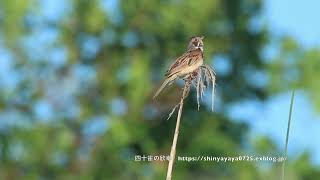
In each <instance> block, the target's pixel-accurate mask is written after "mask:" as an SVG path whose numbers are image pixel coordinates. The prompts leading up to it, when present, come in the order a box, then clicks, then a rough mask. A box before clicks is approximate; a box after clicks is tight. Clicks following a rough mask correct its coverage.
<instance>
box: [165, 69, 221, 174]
mask: <svg viewBox="0 0 320 180" xmlns="http://www.w3.org/2000/svg"><path fill="white" fill-rule="evenodd" d="M202 72H203V73H202ZM215 75H216V74H215V72H214V71H213V69H212V68H211V67H210V66H208V65H203V66H201V67H199V68H198V69H197V70H196V71H194V72H193V73H191V74H189V75H187V76H186V77H185V78H184V80H185V84H184V88H183V93H182V97H181V99H180V102H179V103H178V104H177V105H175V106H174V108H173V109H172V111H171V112H170V114H169V117H168V119H170V117H171V116H172V114H173V113H174V112H175V110H176V108H177V107H178V106H179V111H178V116H177V122H176V128H175V131H174V136H173V141H172V145H171V151H170V160H169V165H168V170H167V178H166V180H171V178H172V170H173V164H174V160H175V156H176V147H177V142H178V137H179V129H180V121H181V116H182V109H183V102H184V99H185V98H186V97H187V96H188V94H189V91H190V87H191V85H192V84H193V85H194V86H195V87H196V90H197V104H198V110H199V108H200V101H199V98H201V99H202V97H203V94H204V90H205V89H206V87H207V86H208V85H209V84H210V83H211V84H212V96H211V101H212V105H211V109H212V111H213V101H214V88H215V80H216V79H215ZM204 82H206V84H207V86H206V85H205V83H204Z"/></svg>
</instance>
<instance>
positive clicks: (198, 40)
mask: <svg viewBox="0 0 320 180" xmlns="http://www.w3.org/2000/svg"><path fill="white" fill-rule="evenodd" d="M203 38H204V37H203V36H201V37H200V36H195V37H191V39H190V41H189V43H188V46H187V52H185V53H184V54H182V55H181V56H180V57H178V58H176V59H175V61H174V62H173V63H172V64H171V66H170V67H169V69H168V70H167V71H166V73H165V79H164V81H163V83H162V84H161V86H160V88H159V89H158V90H157V91H156V93H155V95H154V96H153V99H155V98H156V97H157V96H158V95H159V94H160V93H161V91H162V90H163V89H164V88H165V87H166V86H167V85H170V84H172V83H173V82H174V81H175V80H176V79H177V78H181V77H185V76H186V75H189V74H191V73H193V72H194V71H195V70H197V69H198V68H199V67H200V66H202V65H203V59H204V55H203V48H204V44H203Z"/></svg>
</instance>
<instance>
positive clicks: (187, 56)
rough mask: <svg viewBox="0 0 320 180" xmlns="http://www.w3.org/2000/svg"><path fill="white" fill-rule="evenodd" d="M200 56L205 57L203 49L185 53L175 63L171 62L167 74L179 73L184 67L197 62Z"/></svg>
mask: <svg viewBox="0 0 320 180" xmlns="http://www.w3.org/2000/svg"><path fill="white" fill-rule="evenodd" d="M199 58H203V54H202V51H201V50H193V51H188V52H186V53H184V54H183V55H182V56H180V57H178V58H177V59H176V60H175V62H174V63H173V64H171V66H170V68H169V69H168V70H167V72H166V74H165V76H166V77H170V76H172V75H173V74H176V73H178V72H179V71H181V70H182V69H184V68H186V67H188V66H191V65H193V64H195V62H197V61H198V60H199Z"/></svg>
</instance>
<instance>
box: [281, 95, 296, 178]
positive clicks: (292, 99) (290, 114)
mask: <svg viewBox="0 0 320 180" xmlns="http://www.w3.org/2000/svg"><path fill="white" fill-rule="evenodd" d="M293 102H294V91H293V92H292V95H291V102H290V110H289V119H288V126H287V134H286V145H285V148H284V156H285V160H284V161H283V163H282V176H281V179H282V180H284V178H285V165H286V160H287V153H288V142H289V133H290V125H291V116H292V109H293Z"/></svg>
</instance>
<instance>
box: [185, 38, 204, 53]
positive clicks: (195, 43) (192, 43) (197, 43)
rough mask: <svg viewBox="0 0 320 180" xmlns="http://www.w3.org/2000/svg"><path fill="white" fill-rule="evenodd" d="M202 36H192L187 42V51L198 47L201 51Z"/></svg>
mask: <svg viewBox="0 0 320 180" xmlns="http://www.w3.org/2000/svg"><path fill="white" fill-rule="evenodd" d="M203 38H204V37H203V36H201V37H199V36H195V37H192V38H191V40H190V42H189V44H188V51H192V50H196V49H200V50H201V51H202V52H203V41H202V40H203Z"/></svg>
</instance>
